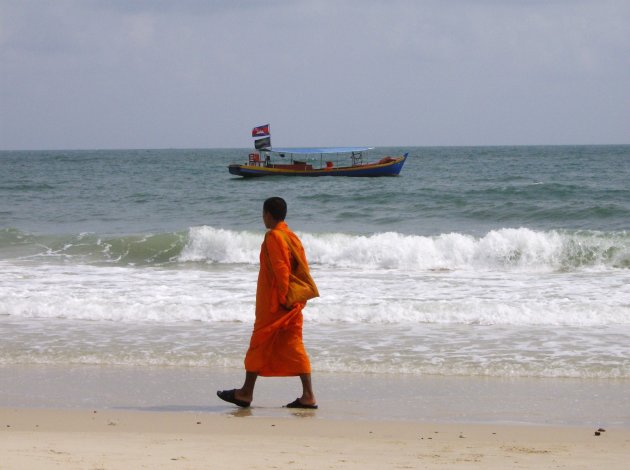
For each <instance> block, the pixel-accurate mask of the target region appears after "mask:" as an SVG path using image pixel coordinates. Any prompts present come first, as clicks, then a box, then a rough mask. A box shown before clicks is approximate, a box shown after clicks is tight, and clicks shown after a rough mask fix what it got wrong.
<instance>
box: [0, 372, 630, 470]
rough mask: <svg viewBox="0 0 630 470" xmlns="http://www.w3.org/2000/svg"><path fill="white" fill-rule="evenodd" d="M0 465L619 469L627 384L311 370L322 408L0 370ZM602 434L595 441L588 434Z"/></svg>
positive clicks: (286, 391) (198, 386) (186, 388)
mask: <svg viewBox="0 0 630 470" xmlns="http://www.w3.org/2000/svg"><path fill="white" fill-rule="evenodd" d="M0 376H1V377H2V379H3V380H2V382H1V383H0V396H2V404H1V405H0V433H1V435H0V469H1V470H14V469H15V470H18V469H19V470H23V469H53V468H55V469H56V468H63V469H92V470H96V469H107V470H111V469H130V468H150V469H159V468H173V469H201V468H203V469H207V468H217V469H223V468H226V469H227V468H236V469H239V468H243V469H244V468H300V469H310V468H312V469H322V468H341V469H344V468H346V469H354V468H356V469H359V468H379V469H382V468H441V469H443V468H486V469H487V468H489V469H504V468H571V469H576V468H584V469H587V468H588V469H590V468H595V467H602V468H606V469H621V468H627V467H626V465H627V456H628V455H630V426H628V423H629V422H630V420H629V417H628V409H629V408H628V397H627V394H626V393H625V391H627V382H626V381H586V380H575V381H573V380H526V379H521V380H502V379H501V380H500V379H475V378H453V377H451V378H448V377H431V376H424V377H405V376H400V375H375V376H370V375H363V374H355V375H351V374H318V375H317V376H316V382H315V383H316V386H317V387H318V391H319V394H318V398H319V402H320V409H319V410H317V411H311V410H308V411H306V410H302V411H300V410H289V409H286V408H283V407H282V404H284V403H285V402H289V401H291V400H292V399H293V398H295V396H294V392H297V389H298V388H299V387H298V383H297V381H296V380H295V379H291V378H286V379H266V380H265V379H261V380H260V384H259V388H258V390H257V395H256V399H255V403H254V404H253V406H252V407H251V408H249V409H240V408H236V407H234V406H232V405H230V404H227V403H224V402H222V401H220V400H219V399H218V398H216V396H214V391H215V390H216V389H219V388H222V387H228V386H230V385H232V386H234V385H237V384H238V381H239V380H240V379H241V371H236V370H200V369H195V368H191V369H178V368H154V369H151V368H125V367H72V368H68V367H50V366H40V367H34V366H31V367H2V368H0ZM600 428H601V429H605V431H600V435H598V436H597V435H595V432H597V431H598V429H600Z"/></svg>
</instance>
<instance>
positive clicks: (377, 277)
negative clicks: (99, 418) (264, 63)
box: [0, 146, 630, 380]
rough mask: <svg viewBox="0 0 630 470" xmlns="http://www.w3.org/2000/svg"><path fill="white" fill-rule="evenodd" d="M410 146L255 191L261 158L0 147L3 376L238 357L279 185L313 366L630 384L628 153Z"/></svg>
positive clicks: (223, 361) (199, 363)
mask: <svg viewBox="0 0 630 470" xmlns="http://www.w3.org/2000/svg"><path fill="white" fill-rule="evenodd" d="M404 151H408V152H409V153H410V157H409V159H408V161H407V163H406V166H405V168H403V171H402V173H401V175H400V176H399V177H396V178H374V179H372V178H291V177H269V178H262V179H257V180H244V179H241V178H238V177H234V176H231V175H229V174H228V172H227V165H228V164H229V163H231V162H233V161H241V160H243V159H244V158H245V157H246V155H247V153H248V151H247V150H244V149H243V150H239V149H229V150H117V151H105V150H102V151H37V152H6V151H5V152H0V170H1V171H0V201H1V202H0V333H1V334H2V336H3V338H5V339H4V340H3V341H2V343H0V364H6V365H11V364H55V365H63V364H78V363H87V364H129V365H174V366H193V367H228V368H240V367H242V357H243V354H244V350H245V349H246V347H247V341H248V336H249V333H250V331H251V325H252V317H253V301H254V298H253V296H254V293H255V283H256V275H257V269H258V267H257V263H258V252H259V249H260V243H261V241H262V236H263V233H264V227H263V225H262V221H261V205H262V201H263V200H264V199H265V198H267V197H269V196H273V195H280V196H282V197H284V198H285V199H286V200H287V201H288V203H289V215H288V219H287V220H288V222H289V225H290V226H291V227H292V228H293V229H294V230H295V231H297V232H298V233H299V234H300V236H301V237H302V239H303V241H304V245H305V247H306V251H307V255H308V258H309V260H310V262H311V265H312V271H313V275H314V277H315V279H316V280H317V282H318V284H319V286H320V292H321V294H322V296H321V298H319V299H316V300H314V301H312V302H311V303H310V304H309V306H308V308H307V309H306V311H305V316H306V327H305V341H306V343H307V347H308V348H309V351H310V352H311V355H312V359H313V364H314V367H315V369H316V370H317V369H318V370H325V371H342V372H346V371H350V372H360V371H365V372H370V373H391V372H400V373H406V374H415V375H422V374H437V375H447V376H448V375H453V376H471V375H472V376H497V377H510V376H533V377H578V378H580V377H584V378H603V379H610V378H618V379H624V380H625V379H630V231H629V228H630V184H628V181H630V146H576V147H572V146H559V147H457V148H450V147H439V148H437V147H436V148H423V147H420V148H409V149H396V148H385V149H377V150H376V151H374V152H373V153H372V158H374V159H378V158H381V157H382V156H385V155H393V154H400V153H402V152H404Z"/></svg>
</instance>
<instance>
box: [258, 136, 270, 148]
mask: <svg viewBox="0 0 630 470" xmlns="http://www.w3.org/2000/svg"><path fill="white" fill-rule="evenodd" d="M254 147H256V150H260V149H268V148H270V147H271V137H265V138H263V139H256V140H255V141H254Z"/></svg>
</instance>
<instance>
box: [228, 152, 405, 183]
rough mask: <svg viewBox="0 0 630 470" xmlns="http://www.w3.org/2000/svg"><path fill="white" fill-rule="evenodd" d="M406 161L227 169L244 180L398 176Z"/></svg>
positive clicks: (236, 165)
mask: <svg viewBox="0 0 630 470" xmlns="http://www.w3.org/2000/svg"><path fill="white" fill-rule="evenodd" d="M406 160H407V154H405V155H403V156H402V157H398V158H394V159H392V161H388V162H386V163H367V164H365V165H356V166H347V167H336V168H335V167H333V168H313V169H288V168H274V167H273V166H270V167H267V166H257V165H239V164H232V165H230V166H229V167H228V169H229V171H230V173H231V174H233V175H236V176H243V177H245V178H252V177H259V176H355V177H377V176H398V174H399V173H400V170H402V167H403V165H404V164H405V161H406Z"/></svg>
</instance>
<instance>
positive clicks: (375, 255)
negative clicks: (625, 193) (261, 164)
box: [0, 226, 630, 271]
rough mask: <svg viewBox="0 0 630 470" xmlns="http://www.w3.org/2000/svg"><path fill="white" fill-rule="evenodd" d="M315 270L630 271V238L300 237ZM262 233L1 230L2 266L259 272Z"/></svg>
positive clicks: (592, 234)
mask: <svg viewBox="0 0 630 470" xmlns="http://www.w3.org/2000/svg"><path fill="white" fill-rule="evenodd" d="M299 235H300V236H301V238H302V240H303V243H304V246H305V248H306V251H307V254H308V258H309V260H310V262H311V263H312V264H314V265H321V266H326V267H339V268H355V269H377V270H380V269H404V270H409V271H423V270H432V269H433V270H435V269H444V270H457V269H499V270H503V269H523V270H574V269H582V268H615V269H628V268H630V233H628V232H626V231H619V232H597V231H572V232H571V231H536V230H531V229H528V228H504V229H499V230H493V231H490V232H488V233H487V234H485V235H484V236H482V237H475V236H472V235H467V234H462V233H447V234H441V235H438V236H421V235H406V234H401V233H397V232H386V233H376V234H372V235H353V234H344V233H327V234H314V233H299ZM262 238H263V234H262V232H250V231H235V230H228V229H221V228H215V227H209V226H200V227H192V228H190V229H189V230H188V232H171V233H159V234H150V235H128V236H118V237H116V236H112V237H106V236H99V235H96V234H91V233H87V234H79V235H72V236H46V235H31V234H27V233H24V232H21V231H19V230H16V229H3V230H0V258H3V259H11V258H34V257H35V258H49V259H51V260H57V259H61V260H64V261H68V260H70V261H76V262H81V263H88V264H92V263H97V264H98V263H108V264H110V263H113V264H116V265H140V266H143V265H164V264H173V263H176V264H181V263H190V262H194V263H206V264H250V265H252V264H257V263H258V256H259V251H260V243H261V241H262Z"/></svg>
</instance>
